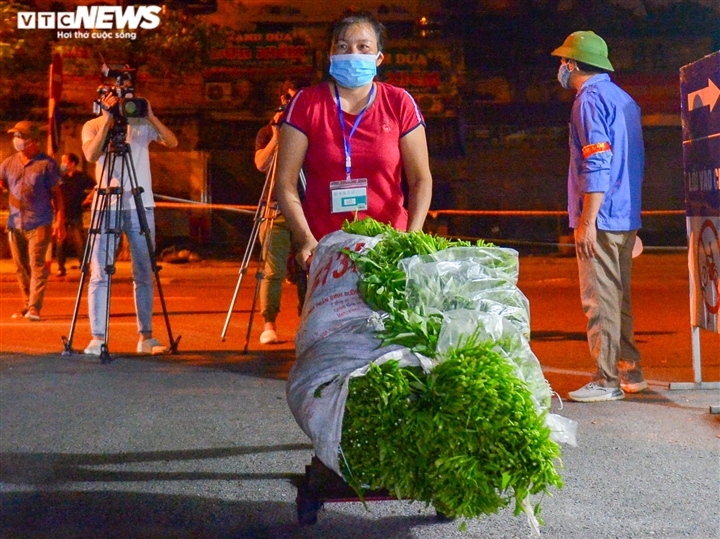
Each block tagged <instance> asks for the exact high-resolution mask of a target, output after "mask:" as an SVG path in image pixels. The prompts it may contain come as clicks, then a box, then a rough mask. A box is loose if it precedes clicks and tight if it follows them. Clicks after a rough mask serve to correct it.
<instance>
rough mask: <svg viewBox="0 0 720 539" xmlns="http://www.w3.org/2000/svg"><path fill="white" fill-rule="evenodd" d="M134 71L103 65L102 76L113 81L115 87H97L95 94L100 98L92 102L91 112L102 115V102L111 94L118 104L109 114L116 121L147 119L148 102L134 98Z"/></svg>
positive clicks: (104, 85) (123, 67)
mask: <svg viewBox="0 0 720 539" xmlns="http://www.w3.org/2000/svg"><path fill="white" fill-rule="evenodd" d="M135 71H136V70H135V69H133V68H131V67H129V66H127V65H125V66H122V67H115V68H111V67H109V66H108V65H107V64H103V67H102V74H103V76H104V77H106V78H113V79H115V85H114V86H111V85H108V84H103V85H101V86H99V87H98V89H97V93H98V95H99V96H100V97H99V98H98V99H96V100H95V101H93V112H94V113H95V114H96V115H98V116H99V115H100V114H102V111H103V106H102V100H103V98H104V97H105V96H106V95H108V94H113V95H114V96H116V97H117V98H118V103H117V105H115V106H114V107H113V108H112V109H110V111H109V112H110V114H112V115H113V118H114V119H115V120H116V121H117V120H123V119H126V118H147V115H148V102H147V100H146V99H143V98H142V97H135V96H134V94H135V88H134V87H133V78H134V76H135Z"/></svg>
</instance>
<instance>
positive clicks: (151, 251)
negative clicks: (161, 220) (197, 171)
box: [122, 144, 181, 354]
mask: <svg viewBox="0 0 720 539" xmlns="http://www.w3.org/2000/svg"><path fill="white" fill-rule="evenodd" d="M122 156H123V163H122V166H123V170H127V172H128V177H129V178H130V187H131V189H130V191H131V193H132V196H133V200H134V201H135V211H136V213H137V218H138V222H139V224H140V232H141V234H142V235H143V236H144V237H145V246H146V247H147V253H148V256H149V258H150V266H151V268H152V272H153V273H154V274H155V283H156V284H157V289H158V297H159V298H160V304H161V305H162V311H163V317H164V319H165V327H166V329H167V333H168V340H169V342H170V352H171V353H173V354H174V353H176V352H177V347H178V343H179V342H180V338H181V337H180V336H178V338H177V339H173V334H172V328H171V327H170V317H169V316H168V311H167V305H166V304H165V295H164V294H163V289H162V284H161V282H160V270H161V269H162V268H161V267H160V266H158V264H157V257H156V256H155V229H154V219H153V229H152V230H151V229H150V226H149V224H148V220H147V215H146V213H145V204H144V203H143V199H142V193H143V188H142V187H140V186H139V185H138V181H137V173H136V172H135V164H134V163H133V160H132V153H131V150H130V146H129V145H128V144H124V145H123V154H122Z"/></svg>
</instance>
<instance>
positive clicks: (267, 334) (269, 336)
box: [260, 329, 278, 344]
mask: <svg viewBox="0 0 720 539" xmlns="http://www.w3.org/2000/svg"><path fill="white" fill-rule="evenodd" d="M277 342H278V337H277V333H275V330H274V329H266V330H265V331H263V332H262V333H261V334H260V344H277Z"/></svg>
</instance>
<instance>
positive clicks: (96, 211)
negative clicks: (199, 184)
mask: <svg viewBox="0 0 720 539" xmlns="http://www.w3.org/2000/svg"><path fill="white" fill-rule="evenodd" d="M126 132H127V120H125V119H124V118H120V119H118V118H117V117H116V118H115V121H114V123H113V125H112V126H111V128H110V130H109V131H108V136H107V139H106V140H105V145H104V148H105V150H104V151H105V154H104V156H103V166H102V172H101V174H100V179H99V182H98V188H97V194H96V196H95V199H94V201H93V206H92V218H91V222H90V228H89V230H88V238H87V242H86V244H85V252H84V253H83V258H82V262H81V264H80V271H81V276H80V286H79V287H78V292H77V299H76V300H75V309H74V311H73V316H72V321H71V323H70V333H69V335H68V337H65V336H63V337H62V342H63V345H64V350H63V353H62V355H64V356H66V355H71V354H72V353H73V349H72V342H73V335H74V333H75V325H76V323H77V315H78V310H79V308H80V301H81V299H82V292H83V287H84V284H85V279H86V278H87V274H88V271H89V269H90V262H91V260H92V253H93V251H94V250H95V249H96V248H98V245H97V242H98V241H99V240H100V239H101V237H102V235H105V236H106V239H105V242H106V248H105V250H104V251H105V252H104V254H103V253H101V256H102V258H103V260H102V261H101V263H102V264H103V268H102V271H104V272H105V273H106V274H107V290H106V298H105V320H104V324H105V326H104V329H105V331H104V335H105V342H104V343H103V344H102V346H101V351H100V362H101V363H109V362H110V361H112V359H111V357H110V353H109V351H108V342H109V336H110V332H109V329H110V296H111V290H112V277H113V275H114V274H115V258H116V255H117V248H118V245H119V243H120V236H121V235H122V232H123V230H122V219H123V215H122V203H123V189H124V187H125V182H126V181H129V185H130V192H131V194H132V196H133V200H134V201H135V211H136V212H137V217H138V221H139V223H140V231H141V234H142V235H143V236H144V237H145V242H146V245H147V249H148V254H149V256H150V264H151V267H152V271H153V273H154V274H155V282H156V284H157V289H158V296H159V297H160V303H161V304H162V310H163V316H164V318H165V326H166V327H167V332H168V339H169V342H170V352H171V353H173V354H174V353H176V352H177V345H178V342H179V341H180V336H178V338H177V340H175V339H173V335H172V329H171V328H170V319H169V317H168V312H167V307H166V305H165V296H164V295H163V291H162V285H161V283H160V275H159V272H160V269H162V268H161V267H160V266H158V265H157V258H156V256H155V245H154V244H153V238H152V237H151V234H150V228H149V225H148V221H147V216H146V215H145V206H144V204H143V201H142V193H143V188H142V187H140V186H139V185H138V180H137V174H136V172H135V165H134V164H133V160H132V154H131V151H130V144H129V143H127V142H126V141H125V136H126ZM118 162H119V166H120V168H119V169H116V168H115V165H116V163H118ZM117 170H119V178H116V181H111V177H112V176H113V173H114V172H115V171H117ZM136 308H138V307H137V306H136Z"/></svg>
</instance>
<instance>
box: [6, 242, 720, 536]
mask: <svg viewBox="0 0 720 539" xmlns="http://www.w3.org/2000/svg"><path fill="white" fill-rule="evenodd" d="M520 264H521V265H520V268H521V269H520V273H521V276H520V288H521V289H522V290H523V292H524V293H525V294H526V295H527V296H528V298H529V300H530V305H531V326H532V343H531V344H532V347H533V350H534V351H535V353H536V355H537V356H538V358H539V359H540V362H541V363H542V365H543V368H544V370H545V373H546V377H547V378H548V380H549V381H550V383H551V385H552V387H553V389H554V390H555V391H557V392H558V393H559V394H560V395H561V396H563V397H564V396H565V394H566V393H567V391H569V390H572V389H575V388H577V387H579V386H580V385H582V384H584V383H585V382H586V381H587V379H588V376H589V373H591V372H592V369H593V366H592V365H591V364H590V362H589V360H588V356H587V344H586V342H585V336H584V327H585V320H584V317H583V314H582V310H581V308H580V302H579V298H578V291H577V283H576V276H577V274H576V269H575V264H574V260H573V259H571V258H562V257H553V256H547V257H523V258H522V259H521V263H520ZM238 266H239V263H233V262H219V261H205V262H201V263H192V264H183V265H169V264H166V265H165V267H164V268H163V270H162V271H161V273H160V275H161V282H162V286H163V291H164V295H165V299H166V303H167V306H168V311H169V317H170V323H171V328H172V332H173V335H174V336H175V337H176V338H177V336H181V339H180V342H179V346H178V353H177V354H174V355H167V356H155V357H147V356H138V355H136V354H134V353H133V352H134V350H135V345H136V339H137V336H136V333H135V320H134V308H133V301H132V293H131V286H132V285H131V282H130V278H129V266H128V265H127V263H119V264H118V273H117V276H116V278H115V281H114V285H113V293H112V300H111V313H112V316H111V323H110V324H111V325H110V339H109V349H110V353H111V356H112V358H113V361H112V362H110V363H108V364H100V363H99V362H98V361H97V359H96V358H88V357H85V356H83V355H82V354H79V353H74V354H72V355H70V356H63V355H61V352H62V351H63V344H62V342H61V336H69V334H70V327H71V318H72V312H73V307H74V305H75V302H76V299H77V293H78V289H79V280H78V272H77V270H70V271H69V273H68V277H66V278H65V279H64V280H58V279H55V278H52V279H51V282H50V283H49V285H48V292H47V295H46V302H45V307H44V308H43V311H42V315H43V320H42V321H40V322H29V321H27V320H24V319H23V320H13V319H11V318H10V315H11V314H12V312H14V311H15V310H17V309H18V308H19V307H20V304H19V299H18V298H19V295H18V292H17V289H16V284H15V282H14V277H13V275H12V267H11V265H10V262H9V261H7V260H0V291H1V292H2V295H1V296H0V537H2V538H15V537H17V538H23V539H24V538H53V539H54V538H66V537H67V538H70V537H72V538H76V537H77V538H79V537H92V538H104V537H108V538H110V537H112V538H114V537H117V538H129V537H133V538H134V537H138V538H188V539H189V538H193V539H196V538H226V537H227V538H230V537H237V538H256V537H257V538H266V537H267V538H285V537H288V538H296V537H297V538H375V537H377V538H399V539H405V538H408V539H410V538H443V539H444V538H453V537H458V538H468V537H477V538H484V539H485V538H487V539H492V538H502V539H511V538H516V537H517V538H520V537H529V536H530V533H529V527H528V525H527V523H526V522H525V519H524V517H515V516H513V514H512V511H511V510H509V509H506V510H503V511H501V512H499V513H498V514H495V515H492V516H488V517H485V518H482V519H478V520H473V521H469V522H468V523H467V531H465V532H461V531H459V529H458V528H459V523H458V522H450V523H441V522H437V521H436V519H435V518H434V511H433V510H432V508H426V507H424V506H423V505H422V504H419V503H413V504H410V503H408V502H407V501H384V502H371V503H369V504H368V509H367V510H366V509H365V508H364V507H363V505H362V504H360V503H327V504H326V505H325V507H324V509H323V510H322V511H321V512H320V513H319V517H318V523H317V524H315V525H314V526H308V527H300V526H298V524H297V519H296V506H295V494H296V489H295V486H294V484H293V482H294V481H297V480H298V479H299V478H300V477H301V476H302V474H303V473H304V467H305V465H307V464H309V462H310V458H311V456H312V447H311V446H310V444H309V440H308V438H307V437H306V436H305V435H304V434H303V433H302V431H300V429H299V427H297V425H296V424H295V422H294V420H293V418H292V415H291V414H290V411H289V409H288V407H287V404H286V402H285V393H284V386H285V379H286V377H287V373H288V370H289V368H290V366H291V365H292V361H293V357H294V355H293V339H294V332H295V329H296V327H297V323H298V317H297V313H296V305H295V298H294V290H293V289H292V288H291V287H290V286H289V285H288V286H287V287H286V288H285V292H284V295H283V310H282V315H281V317H282V320H281V321H280V327H279V336H280V338H281V343H280V344H278V345H275V346H262V345H260V344H259V343H258V337H259V334H260V331H261V327H260V326H261V323H260V320H259V317H256V319H255V323H254V326H253V330H252V334H251V339H250V342H249V349H248V351H247V353H243V349H244V344H245V334H246V331H247V327H248V320H249V310H250V305H251V301H252V298H253V292H254V286H255V278H254V277H255V275H254V270H252V271H250V272H248V274H246V275H245V276H244V277H243V283H242V287H241V289H240V293H239V295H238V301H237V303H236V309H235V311H234V313H233V316H232V318H231V320H230V324H229V328H228V333H227V338H226V340H225V342H222V341H221V338H220V335H221V332H222V329H223V325H224V322H225V319H226V315H227V312H228V307H229V305H230V301H231V298H232V294H233V290H234V287H235V285H236V283H237V281H238ZM84 294H86V290H85V291H84ZM633 294H634V302H635V314H636V330H637V337H638V341H639V346H640V350H641V352H642V353H643V361H644V368H645V373H646V377H647V378H648V379H649V381H650V388H649V390H648V391H646V392H645V393H644V394H642V395H633V396H629V397H628V398H627V399H626V400H624V401H617V402H611V403H599V404H578V403H570V402H565V400H564V399H563V402H562V404H561V402H560V401H559V400H558V399H554V402H553V409H554V411H556V412H558V413H560V414H561V415H564V416H566V417H570V418H572V419H575V420H576V421H578V423H579V431H578V446H577V447H564V448H563V455H562V461H563V462H562V464H563V469H562V475H563V478H564V480H565V486H564V487H563V488H562V489H561V490H559V491H557V492H556V494H555V496H554V497H552V498H545V499H544V500H542V504H541V505H542V508H543V509H542V517H543V519H544V521H545V525H544V526H543V527H542V530H541V531H542V537H546V538H556V539H571V538H572V539H574V538H582V539H594V538H598V539H606V538H633V539H635V538H650V537H652V538H663V539H675V538H685V537H689V538H695V539H713V538H718V537H720V517H719V516H718V507H720V451H719V450H720V438H719V436H720V416H718V415H713V414H710V413H709V408H710V406H711V405H714V406H717V405H718V404H720V396H719V393H720V392H718V391H708V390H683V391H677V390H675V391H671V390H668V389H667V387H668V384H669V383H670V382H691V381H692V380H693V370H692V363H691V341H690V327H689V315H688V305H689V300H688V280H687V261H686V258H685V255H683V254H643V255H642V256H641V257H639V258H638V259H636V265H635V275H634V288H633ZM86 312H87V310H86V306H85V296H83V298H82V301H81V302H80V310H79V316H78V317H77V324H76V326H75V331H74V333H73V341H72V342H73V349H74V350H80V349H82V348H83V347H84V346H85V345H86V344H87V341H88V340H89V331H88V322H87V316H86ZM160 313H161V309H160V307H159V303H158V307H157V309H156V318H155V335H156V336H157V337H158V338H160V339H161V340H163V341H166V342H167V340H168V339H167V331H166V328H165V325H164V322H163V318H162V316H161V315H160ZM701 345H702V358H703V380H705V381H718V380H720V335H717V334H710V333H708V332H701ZM561 406H562V409H560V408H561Z"/></svg>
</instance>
